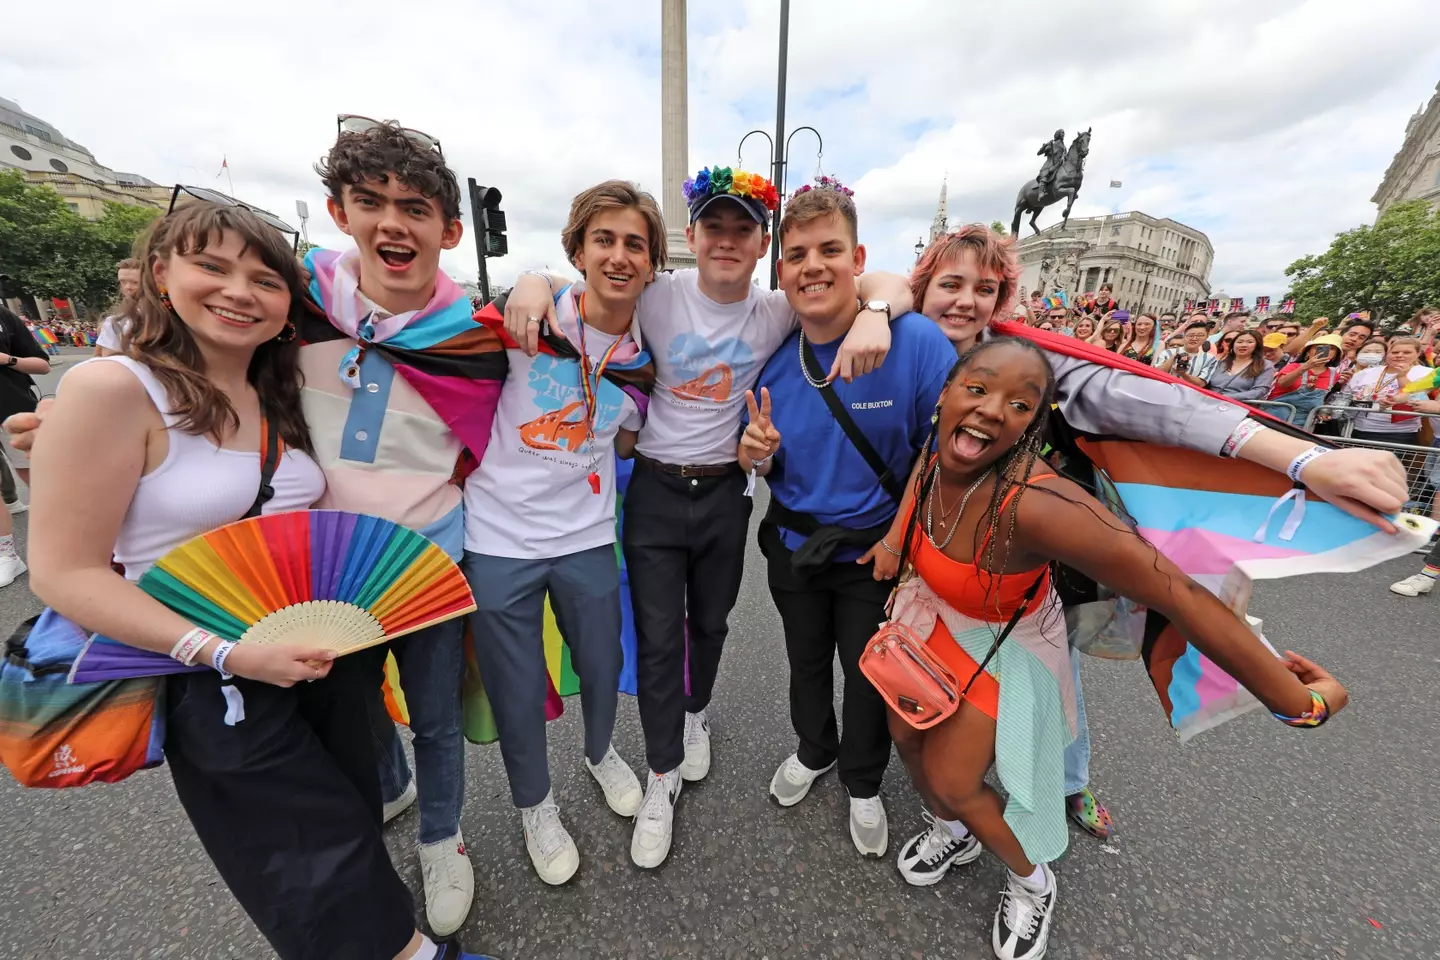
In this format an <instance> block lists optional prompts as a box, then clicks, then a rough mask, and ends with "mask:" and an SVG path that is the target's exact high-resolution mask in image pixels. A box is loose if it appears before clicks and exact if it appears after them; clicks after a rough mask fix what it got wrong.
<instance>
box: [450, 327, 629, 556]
mask: <svg viewBox="0 0 1440 960" xmlns="http://www.w3.org/2000/svg"><path fill="white" fill-rule="evenodd" d="M618 339H619V337H616V336H612V335H609V334H605V333H602V332H600V331H599V330H596V329H595V328H593V327H591V326H589V325H588V324H587V325H586V327H585V352H586V353H587V354H588V355H589V356H590V358H591V359H592V360H599V359H600V358H602V357H604V355H605V351H606V350H607V349H608V348H609V347H610V345H611V344H612V343H614V342H615V341H616V340H618ZM571 343H574V344H575V346H576V347H577V348H578V346H579V344H578V343H575V341H574V339H572V340H571ZM508 355H509V359H510V370H509V372H508V373H507V374H506V375H505V386H504V387H503V388H502V389H501V391H500V402H499V404H498V405H497V407H496V409H495V424H494V426H493V427H492V428H491V430H490V445H489V446H488V447H487V448H486V449H485V457H484V459H483V460H481V461H480V466H479V468H478V469H476V470H475V472H474V473H472V474H470V476H469V477H467V478H466V480H465V549H466V550H467V551H469V552H471V553H481V554H485V555H486V556H491V557H510V558H514V559H520V560H543V559H550V558H552V557H563V556H567V555H569V554H572V553H579V552H580V551H582V550H589V549H591V548H592V547H599V546H603V545H605V544H607V543H614V542H615V447H614V445H615V435H616V434H617V433H619V432H620V430H621V429H622V428H623V429H625V430H639V429H640V427H641V425H642V424H643V423H644V418H643V417H642V416H641V414H640V410H639V408H638V407H637V406H636V404H635V400H634V399H633V398H632V397H631V396H630V395H629V394H627V393H626V392H625V391H624V390H621V389H620V388H619V387H617V386H616V385H615V384H613V383H611V382H610V381H609V380H606V379H605V378H604V377H601V378H600V384H599V389H598V390H597V391H596V394H595V397H596V407H597V410H596V414H595V428H594V429H595V435H594V440H593V441H591V440H587V439H586V423H585V398H584V395H583V394H582V393H581V389H580V377H581V373H580V364H579V362H577V361H575V360H562V359H560V358H559V357H554V356H551V355H549V354H545V353H541V354H537V355H536V356H535V357H534V358H533V359H532V358H530V357H527V356H525V354H524V353H523V352H522V351H520V350H510V351H508ZM592 369H593V367H592ZM592 460H593V461H594V471H595V473H596V474H597V475H598V476H599V478H600V492H599V493H596V492H594V491H593V490H592V489H591V486H590V481H589V474H590V469H591V461H592Z"/></svg>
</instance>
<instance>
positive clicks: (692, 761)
mask: <svg viewBox="0 0 1440 960" xmlns="http://www.w3.org/2000/svg"><path fill="white" fill-rule="evenodd" d="M709 772H710V721H709V720H707V719H706V717H705V711H704V710H701V711H700V712H699V713H687V714H685V759H684V760H682V761H680V776H681V777H683V778H685V779H686V780H689V781H690V782H691V783H694V782H695V781H696V780H704V779H705V775H706V774H707V773H709Z"/></svg>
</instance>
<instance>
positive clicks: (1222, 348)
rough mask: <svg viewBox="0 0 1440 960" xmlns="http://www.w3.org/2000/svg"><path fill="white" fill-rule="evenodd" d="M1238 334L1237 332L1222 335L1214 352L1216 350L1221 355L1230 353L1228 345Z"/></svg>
mask: <svg viewBox="0 0 1440 960" xmlns="http://www.w3.org/2000/svg"><path fill="white" fill-rule="evenodd" d="M1238 336H1239V334H1238V333H1227V334H1225V335H1224V336H1223V337H1221V338H1220V342H1219V345H1218V349H1217V351H1216V352H1218V353H1219V354H1220V355H1222V356H1226V355H1228V354H1229V353H1230V345H1231V344H1233V343H1234V342H1235V338H1236V337H1238Z"/></svg>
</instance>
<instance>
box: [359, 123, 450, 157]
mask: <svg viewBox="0 0 1440 960" xmlns="http://www.w3.org/2000/svg"><path fill="white" fill-rule="evenodd" d="M383 126H385V124H384V123H383V122H382V121H380V120H372V119H371V118H370V117H362V116H360V115H359V114H358V113H342V114H340V115H339V116H338V117H336V118H335V127H336V130H337V132H339V133H368V132H370V131H371V130H374V129H375V128H376V127H383ZM400 132H401V133H403V134H405V136H407V137H409V138H410V139H411V140H414V141H415V142H416V143H418V144H420V146H422V147H424V148H425V149H427V150H434V151H435V152H436V153H438V154H440V156H442V157H443V156H445V151H444V150H441V149H440V141H439V140H438V139H436V138H435V137H432V136H430V134H428V133H425V132H424V131H422V130H415V129H412V128H410V127H401V128H400Z"/></svg>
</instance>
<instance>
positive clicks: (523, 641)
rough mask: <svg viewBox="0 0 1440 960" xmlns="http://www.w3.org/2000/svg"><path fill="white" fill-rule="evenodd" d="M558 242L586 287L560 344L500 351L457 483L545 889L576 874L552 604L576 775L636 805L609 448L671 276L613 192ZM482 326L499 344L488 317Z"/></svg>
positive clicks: (646, 362)
mask: <svg viewBox="0 0 1440 960" xmlns="http://www.w3.org/2000/svg"><path fill="white" fill-rule="evenodd" d="M561 241H562V243H563V245H564V247H565V253H566V256H567V257H569V259H570V262H571V263H572V264H573V265H574V266H575V267H576V269H578V270H580V271H581V272H582V273H583V275H584V277H585V279H584V282H583V283H579V284H574V285H572V286H569V287H566V288H565V289H564V290H562V291H561V292H560V293H559V294H558V295H557V296H556V299H555V307H556V311H555V312H556V318H557V323H558V326H559V329H560V330H561V331H563V334H564V336H563V338H562V337H550V338H548V339H546V340H544V341H543V342H542V344H541V347H542V349H541V350H540V352H538V353H537V354H536V356H535V357H534V358H531V357H529V356H527V355H526V354H525V352H524V351H523V350H521V349H519V344H518V343H517V342H516V341H514V340H509V339H508V338H507V343H506V346H507V348H508V350H507V354H508V357H509V371H508V372H507V373H506V376H505V386H504V389H503V390H502V391H501V393H500V403H499V407H498V408H497V410H496V415H495V424H494V428H493V430H492V432H491V434H490V445H489V446H488V447H487V448H486V450H485V456H484V458H483V459H482V460H481V461H480V466H479V468H478V469H476V470H475V472H474V473H472V474H470V476H469V477H468V478H466V480H465V564H464V569H465V576H466V578H467V579H468V580H469V581H470V586H471V590H472V592H473V593H474V594H475V603H476V605H477V609H476V611H475V613H473V614H472V615H471V621H470V622H471V626H472V628H473V634H474V644H475V659H476V661H477V663H478V664H479V667H480V676H481V678H482V679H483V680H484V681H485V690H486V694H487V695H488V697H489V700H490V706H491V708H492V709H493V710H494V712H495V724H496V727H497V728H498V730H499V733H500V753H501V755H502V757H503V758H504V761H505V772H506V774H507V776H508V777H509V780H510V796H511V800H512V801H513V802H514V804H515V806H516V807H517V808H518V809H519V810H520V820H521V824H522V826H523V829H524V834H525V847H526V850H527V851H528V853H529V854H530V861H531V863H532V864H533V865H534V867H535V872H536V873H537V874H538V875H539V876H540V879H541V880H543V881H545V882H546V883H548V884H552V885H554V884H561V883H565V882H566V881H567V880H569V879H570V878H571V877H573V876H574V875H575V871H576V870H578V869H579V868H580V852H579V850H578V849H577V848H576V846H575V841H574V840H573V839H572V838H571V836H570V833H569V832H568V831H567V830H566V829H565V826H564V824H563V823H562V822H561V820H560V807H559V805H558V804H557V803H556V802H555V797H554V794H553V792H552V791H551V788H550V764H549V760H548V758H547V754H546V735H545V697H546V691H547V689H548V685H549V675H548V673H547V671H546V665H545V649H544V645H543V642H542V640H543V637H544V633H545V598H546V595H547V594H548V595H549V598H550V606H551V608H552V609H553V610H554V612H555V620H556V623H557V624H558V626H559V628H560V632H561V634H562V635H563V637H564V639H565V645H566V647H567V648H568V649H569V651H570V663H571V664H572V665H573V666H574V668H575V672H576V674H577V675H578V676H579V679H580V702H581V710H582V712H583V715H584V718H585V768H586V769H587V770H588V771H589V772H590V775H591V776H592V777H594V778H595V780H596V782H597V783H598V784H599V785H600V789H601V791H602V792H603V793H604V796H605V800H606V802H607V803H608V804H609V806H610V809H611V810H613V811H614V812H615V813H617V814H619V815H620V816H622V817H633V816H635V813H636V811H637V810H639V808H640V801H641V799H642V794H641V791H640V782H639V781H638V780H637V779H636V777H635V773H634V772H633V771H632V770H631V769H630V766H629V765H628V764H627V763H626V762H625V761H624V760H622V759H621V758H620V755H619V754H618V753H616V752H615V748H614V746H612V745H611V735H612V734H613V732H614V729H615V712H616V709H617V706H618V699H619V683H620V669H621V666H622V663H623V659H624V653H623V651H622V649H621V639H620V631H621V612H620V567H619V564H618V563H616V559H615V482H616V481H615V450H616V449H618V450H619V452H620V453H621V455H622V456H626V457H629V456H630V455H631V453H632V451H633V450H634V447H635V440H636V437H637V435H638V431H639V429H640V427H641V425H642V424H643V422H644V416H645V410H646V407H647V406H648V401H649V392H650V388H651V386H652V385H653V383H654V364H653V363H652V362H651V361H650V357H649V355H648V354H647V353H645V352H644V351H643V350H642V349H641V348H640V345H639V342H638V341H637V339H636V333H635V331H634V330H632V325H633V321H634V317H635V304H636V301H638V300H639V298H640V294H641V292H642V291H643V290H644V289H645V287H646V286H647V285H648V284H649V283H651V282H652V281H653V280H654V279H655V274H656V272H657V271H658V270H660V269H662V268H663V267H664V266H665V221H664V218H663V217H662V216H661V214H660V206H659V204H657V203H656V202H655V198H654V197H652V196H650V195H649V194H648V193H644V192H642V191H640V190H638V189H637V188H635V187H634V186H633V185H632V184H629V183H625V182H623V181H620V180H608V181H606V182H604V183H601V184H598V185H596V186H594V187H591V188H590V189H588V190H585V191H583V192H581V193H580V194H579V195H578V196H576V197H575V199H574V200H573V201H572V202H571V205H570V218H569V220H568V222H567V223H566V224H565V228H564V230H563V231H562V233H561ZM480 318H481V319H482V320H484V321H486V322H487V323H488V324H489V325H490V326H491V327H492V329H495V330H497V331H499V332H501V333H503V331H504V318H503V316H502V315H501V314H500V313H499V311H498V310H497V309H496V308H495V307H494V306H490V307H487V308H485V309H482V311H481V312H480Z"/></svg>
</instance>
